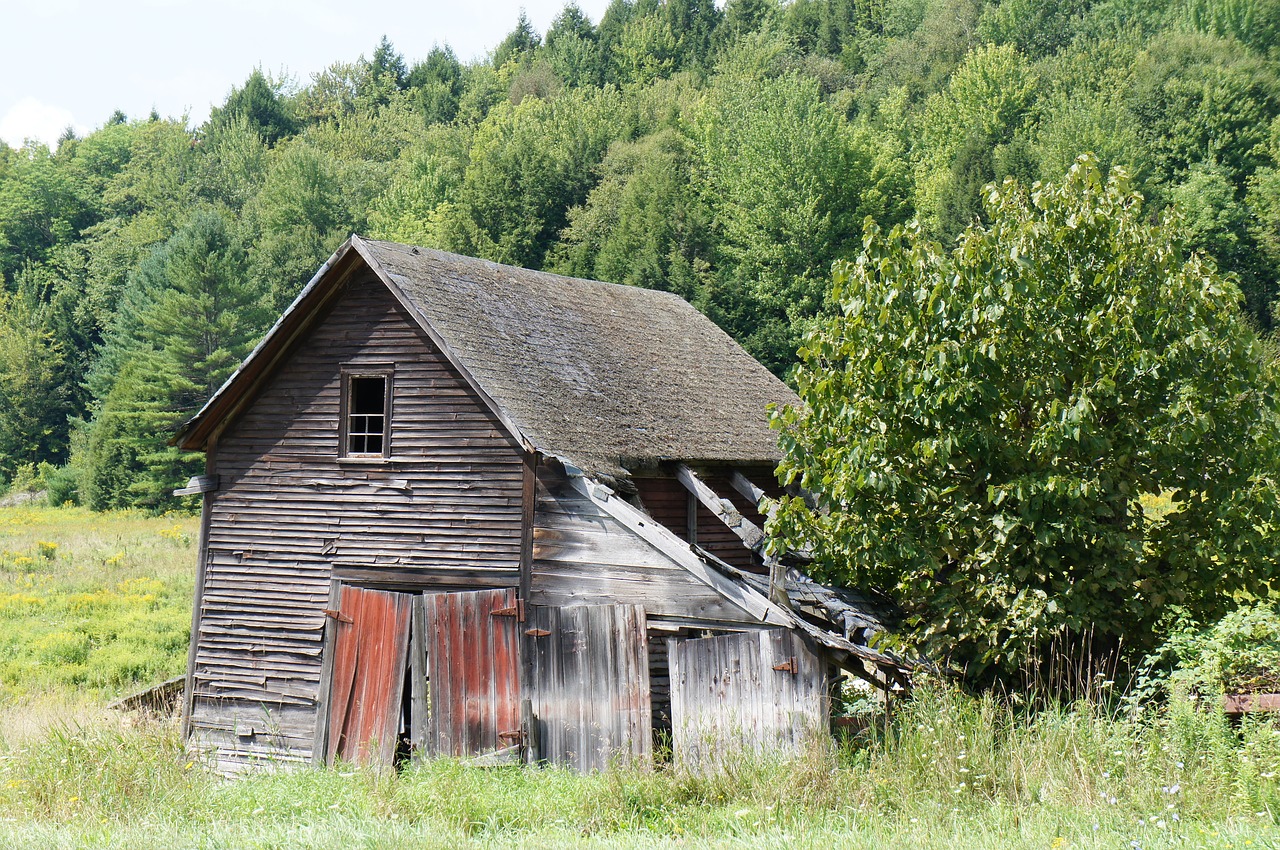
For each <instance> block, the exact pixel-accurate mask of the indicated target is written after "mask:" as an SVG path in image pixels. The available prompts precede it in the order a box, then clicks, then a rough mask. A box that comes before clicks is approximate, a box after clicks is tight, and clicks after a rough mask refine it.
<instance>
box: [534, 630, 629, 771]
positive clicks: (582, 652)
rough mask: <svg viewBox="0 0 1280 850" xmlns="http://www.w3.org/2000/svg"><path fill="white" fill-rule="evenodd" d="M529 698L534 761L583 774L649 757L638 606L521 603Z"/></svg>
mask: <svg viewBox="0 0 1280 850" xmlns="http://www.w3.org/2000/svg"><path fill="white" fill-rule="evenodd" d="M524 626H525V635H526V640H527V641H528V643H527V644H526V646H527V647H528V651H529V653H530V659H529V671H530V688H531V691H532V692H531V694H530V698H531V701H532V704H533V712H534V715H535V717H536V718H537V719H536V721H535V722H536V723H537V726H538V728H537V730H536V732H537V735H538V738H539V741H540V745H541V750H542V756H543V757H544V758H545V759H546V760H547V761H549V762H551V763H553V764H565V765H569V766H571V767H574V768H576V769H578V770H581V771H583V772H590V771H596V770H604V769H605V768H607V767H609V766H610V765H611V764H613V763H615V762H635V761H648V760H649V759H650V758H651V757H652V754H653V715H652V703H651V695H650V693H649V646H648V642H647V640H646V636H645V635H646V621H645V614H644V608H643V607H641V606H640V605H581V606H573V607H570V608H549V607H542V606H534V605H531V606H529V616H528V620H527V621H526V622H525V624H524Z"/></svg>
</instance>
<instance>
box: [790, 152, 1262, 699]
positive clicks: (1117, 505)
mask: <svg viewBox="0 0 1280 850" xmlns="http://www.w3.org/2000/svg"><path fill="white" fill-rule="evenodd" d="M986 195H987V205H988V207H987V215H988V216H989V219H990V221H991V225H990V226H989V227H980V226H976V225H975V226H972V227H970V228H969V229H968V230H966V231H965V232H964V233H963V234H962V235H961V237H960V240H959V243H958V245H957V247H956V248H955V249H954V251H952V252H951V253H949V254H948V253H944V252H942V251H941V250H940V249H939V247H938V246H937V245H936V244H934V243H931V242H929V241H928V240H927V239H925V238H924V237H923V235H922V233H921V231H920V229H919V227H918V226H917V225H914V224H913V225H908V226H899V227H895V228H893V229H892V230H891V231H889V232H888V233H884V232H883V231H881V230H880V229H879V228H878V227H876V226H875V225H874V224H873V223H868V225H867V227H866V231H865V237H864V251H863V253H862V255H861V256H860V257H858V258H857V260H856V261H854V262H851V263H837V264H836V266H835V270H834V282H833V286H832V292H833V297H834V298H835V299H836V300H837V301H838V302H839V306H840V307H841V308H842V309H841V314H840V315H839V316H837V317H835V318H832V319H829V320H825V321H823V322H822V324H821V325H820V326H819V327H818V328H817V329H815V331H813V332H812V333H811V334H810V335H809V336H808V337H806V340H805V344H804V347H803V349H802V351H801V359H802V366H801V368H800V369H799V371H798V372H797V374H796V383H797V388H798V391H799V393H800V396H801V398H802V400H803V401H804V405H803V406H802V407H800V408H796V409H790V408H789V409H785V410H781V411H776V412H775V414H774V425H775V427H777V428H778V429H779V431H780V434H781V436H782V445H783V448H784V451H785V452H786V459H785V460H784V461H783V463H782V465H781V467H780V470H779V471H780V474H781V476H782V478H783V479H784V481H791V482H796V483H800V484H801V485H802V486H804V487H806V488H809V489H811V490H813V491H814V493H815V495H816V496H817V497H818V501H819V504H820V505H821V506H822V507H823V508H824V509H825V512H823V511H818V512H813V511H810V510H808V509H807V508H806V507H805V506H804V503H803V502H801V501H798V500H790V501H788V502H786V503H785V504H784V506H783V509H782V510H780V511H779V513H778V515H777V518H776V519H775V521H774V525H773V526H772V530H773V532H774V533H775V534H778V535H780V536H781V537H782V538H783V539H784V540H785V541H787V542H789V543H793V544H802V545H807V546H813V547H814V548H815V551H817V552H819V553H821V555H822V560H821V566H822V569H823V570H825V571H826V572H827V573H828V574H829V575H831V576H834V577H837V578H840V579H846V580H849V581H852V582H853V583H855V584H869V585H872V586H877V587H880V588H882V589H883V590H885V591H888V592H890V593H891V594H893V595H894V596H895V598H897V599H898V601H899V603H900V604H901V605H902V606H903V607H904V609H905V610H906V612H907V613H908V615H909V621H910V622H913V623H916V624H917V625H915V626H914V627H913V628H912V629H911V630H910V632H909V634H908V635H907V637H908V638H909V639H910V640H911V641H912V642H914V643H916V644H917V645H918V646H920V647H922V648H924V649H926V650H928V651H930V652H932V653H935V654H938V655H946V656H950V658H951V659H952V660H953V661H954V662H956V663H958V664H962V665H967V667H968V669H969V670H970V672H971V673H972V674H973V675H975V676H977V677H984V676H991V675H994V674H995V672H996V671H998V670H1003V671H1006V672H1008V671H1011V670H1014V669H1016V668H1017V667H1018V665H1020V664H1022V663H1023V662H1025V661H1026V660H1027V659H1028V658H1032V659H1034V658H1035V657H1036V656H1037V655H1038V654H1039V653H1040V652H1042V651H1043V650H1044V648H1045V647H1046V645H1047V642H1048V641H1049V640H1051V639H1052V638H1053V636H1055V635H1059V636H1061V635H1062V634H1063V633H1064V632H1065V633H1072V634H1076V635H1078V634H1080V632H1081V631H1082V630H1091V631H1092V633H1093V634H1094V635H1095V636H1097V637H1099V638H1100V639H1103V640H1104V641H1111V642H1118V640H1119V638H1120V636H1121V635H1124V636H1125V642H1126V644H1127V645H1128V646H1130V647H1131V648H1134V649H1140V648H1142V646H1143V645H1144V644H1145V643H1149V642H1150V640H1151V636H1152V635H1154V634H1155V633H1156V631H1157V630H1158V628H1159V627H1160V624H1161V623H1162V622H1164V621H1165V619H1166V618H1167V617H1168V614H1169V611H1170V610H1171V608H1172V606H1175V605H1180V606H1184V607H1187V608H1191V609H1194V610H1200V611H1210V612H1212V611H1217V610H1220V609H1221V608H1222V607H1223V606H1225V605H1226V604H1228V603H1229V601H1230V599H1231V594H1232V593H1234V592H1237V591H1239V590H1241V589H1243V588H1245V587H1253V586H1259V585H1265V584H1266V583H1267V582H1269V581H1270V580H1271V578H1272V575H1273V573H1272V570H1273V565H1274V564H1275V563H1276V559H1277V555H1278V554H1280V553H1278V552H1277V548H1276V546H1275V544H1273V543H1272V542H1271V541H1270V538H1269V537H1268V536H1267V534H1268V531H1269V529H1271V528H1273V527H1274V524H1275V522H1276V516H1277V515H1276V513H1275V510H1276V498H1275V486H1274V474H1275V470H1276V468H1277V452H1276V441H1275V433H1276V431H1275V426H1276V424H1277V397H1276V391H1275V385H1274V380H1273V375H1272V374H1271V371H1270V369H1269V367H1268V366H1267V365H1266V364H1265V363H1264V361H1263V358H1262V356H1261V351H1260V350H1259V346H1258V343H1257V341H1256V339H1255V338H1254V337H1253V335H1252V333H1251V332H1250V331H1249V330H1248V328H1247V327H1246V325H1245V323H1244V322H1243V321H1242V319H1241V317H1240V315H1239V312H1238V309H1237V304H1236V302H1237V300H1238V298H1239V293H1238V290H1236V288H1235V287H1234V286H1233V285H1232V284H1231V283H1230V282H1228V281H1225V280H1223V279H1222V278H1220V277H1219V276H1218V275H1217V273H1216V272H1215V271H1214V270H1213V268H1212V267H1211V266H1208V265H1206V264H1205V262H1204V261H1203V260H1201V259H1200V258H1199V257H1197V256H1195V255H1191V256H1187V255H1186V253H1185V251H1184V249H1183V247H1182V243H1181V242H1180V241H1179V238H1180V237H1179V233H1178V230H1177V228H1176V226H1175V224H1174V223H1173V222H1172V221H1170V220H1165V221H1162V222H1160V223H1158V224H1155V225H1153V224H1151V223H1150V221H1149V219H1147V217H1146V216H1145V214H1144V211H1143V209H1142V205H1141V199H1140V198H1138V197H1137V196H1135V195H1132V194H1130V193H1128V192H1127V191H1126V189H1125V183H1124V179H1123V175H1122V174H1120V173H1116V174H1114V175H1113V177H1112V179H1110V180H1104V179H1103V177H1102V175H1101V173H1100V172H1099V170H1098V168H1097V166H1096V163H1095V162H1094V161H1093V160H1092V159H1090V158H1088V157H1082V158H1081V159H1080V161H1079V162H1078V163H1077V164H1076V165H1075V166H1074V167H1073V168H1072V170H1071V172H1070V174H1069V175H1068V177H1067V179H1066V180H1065V181H1064V182H1062V183H1060V184H1044V185H1041V184H1037V185H1036V186H1035V187H1033V188H1032V189H1031V190H1030V191H1028V190H1027V189H1025V188H1023V187H1021V186H1019V185H1018V184H1016V183H1014V182H1012V181H1008V182H1006V183H1005V184H1004V185H1003V186H1001V187H992V188H991V189H990V190H989V191H988V192H987V193H986ZM1171 492H1177V493H1178V494H1179V496H1178V500H1177V502H1176V503H1175V507H1174V508H1173V509H1172V510H1170V511H1168V512H1166V513H1164V514H1163V515H1161V516H1159V517H1153V516H1148V515H1147V514H1146V513H1145V512H1144V510H1143V507H1142V504H1141V502H1140V500H1141V499H1142V497H1143V496H1144V494H1145V495H1148V496H1150V497H1161V496H1162V494H1166V493H1171Z"/></svg>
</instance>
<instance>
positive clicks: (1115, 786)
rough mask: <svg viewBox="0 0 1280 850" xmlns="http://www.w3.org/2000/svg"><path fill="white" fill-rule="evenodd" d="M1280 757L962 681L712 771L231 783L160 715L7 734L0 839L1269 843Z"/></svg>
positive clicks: (450, 766)
mask: <svg viewBox="0 0 1280 850" xmlns="http://www.w3.org/2000/svg"><path fill="white" fill-rule="evenodd" d="M1277 774H1280V730H1277V729H1276V728H1275V727H1274V726H1273V725H1272V724H1270V723H1267V722H1254V721H1250V722H1246V723H1244V724H1243V725H1242V726H1241V727H1239V728H1238V729H1236V728H1232V727H1231V726H1230V725H1228V724H1227V722H1226V721H1225V720H1224V718H1223V717H1222V716H1221V715H1220V714H1215V713H1211V712H1204V711H1200V710H1198V709H1197V708H1196V707H1195V706H1194V704H1191V703H1187V702H1177V703H1174V704H1172V705H1170V706H1168V707H1167V708H1165V709H1161V710H1159V711H1156V710H1152V711H1149V712H1147V713H1146V714H1144V715H1142V716H1139V717H1136V718H1134V717H1131V716H1128V715H1118V714H1111V713H1109V712H1106V711H1103V710H1100V709H1098V708H1097V707H1095V706H1091V705H1088V704H1083V703H1082V704H1079V705H1076V706H1073V707H1067V708H1059V709H1046V710H1041V711H1037V712H1035V713H1022V712H1020V711H1018V710H1015V709H1011V708H1009V707H1008V706H1007V705H1006V704H1003V703H1001V702H999V701H997V700H994V699H991V698H975V697H971V696H967V695H964V694H962V693H959V692H958V691H956V690H953V689H950V688H947V687H926V688H925V689H923V690H921V692H920V693H919V694H918V695H917V697H916V698H915V699H914V700H913V701H911V702H909V703H907V704H905V705H904V706H902V707H901V709H900V710H899V711H898V712H896V714H895V716H894V718H893V719H892V720H891V722H890V723H889V724H888V726H887V728H886V727H884V726H879V727H877V728H876V729H875V730H874V731H872V732H869V733H866V734H864V735H863V736H861V737H859V738H857V739H854V740H851V741H847V742H844V743H843V744H839V745H837V744H833V743H827V744H825V745H823V744H819V743H815V744H814V745H813V746H812V747H811V748H810V749H809V750H808V751H806V752H805V753H804V754H803V755H802V756H801V757H799V758H795V759H790V760H781V759H768V758H742V759H738V760H732V759H731V760H730V761H729V762H728V764H727V765H726V767H725V769H724V770H723V771H721V772H719V773H715V774H710V775H694V774H690V773H686V772H681V771H678V770H671V769H659V770H640V769H629V770H616V771H613V772H610V773H607V774H603V775H596V776H579V775H576V774H573V773H570V772H567V771H563V770H556V769H542V770H534V769H522V768H497V769H489V770H482V769H475V768H467V767H464V766H461V765H459V764H457V763H456V762H451V761H439V762H433V763H428V764H424V765H419V766H415V767H413V768H410V769H408V770H406V771H404V772H402V773H400V774H397V775H393V776H387V775H383V774H379V773H377V772H374V771H367V770H361V769H357V768H353V767H340V768H335V769H331V770H300V771H295V772H284V773H275V774H263V775H255V776H251V777H249V778H246V779H242V780H239V781H235V782H229V781H225V780H222V779H219V778H217V777H216V776H214V775H212V774H211V773H210V772H208V771H207V770H206V768H205V767H204V766H203V765H202V764H200V763H199V762H197V761H194V760H192V759H191V758H190V757H189V756H188V755H187V754H186V753H185V752H184V751H183V748H182V746H181V743H180V741H179V740H178V737H177V734H176V731H175V729H174V727H173V724H172V723H171V722H164V723H161V722H156V721H143V722H140V723H137V724H134V725H129V724H119V723H117V724H115V725H101V724H99V725H90V726H84V727H79V728H72V727H68V728H60V729H55V730H53V731H51V732H50V733H48V734H46V735H44V736H42V737H39V738H35V739H30V740H28V741H27V742H25V743H22V744H18V745H12V746H9V747H8V748H7V749H3V748H0V846H5V843H6V842H8V845H9V846H36V845H39V846H68V847H70V846H103V847H166V848H174V847H201V846H209V847H212V846H236V847H239V846H253V847H259V846H261V847H333V848H338V847H351V846H354V847H384V846H385V847H394V846H449V847H466V846H485V845H501V846H529V847H554V846H566V847H568V846H617V847H631V846H637V847H639V846H667V845H674V844H677V843H678V844H680V845H682V846H693V847H697V846H717V847H720V846H743V847H746V846H753V847H754V846H760V847H765V846H769V847H776V846H804V847H809V846H812V847H818V846H824V847H825V846H832V845H833V844H835V843H842V844H850V843H852V844H853V845H855V846H860V847H881V846H883V847H889V846H893V847H903V846H911V847H917V846H918V847H958V846H964V847H992V848H995V847H1045V848H1055V847H1056V848H1061V847H1090V848H1093V847H1098V848H1101V847H1124V848H1131V847H1135V846H1137V847H1142V848H1157V847H1187V846H1191V847H1238V848H1246V847H1264V846H1280V828H1278V827H1277V813H1280V786H1278V784H1277V779H1276V776H1277ZM23 842H27V844H26V845H24V844H23Z"/></svg>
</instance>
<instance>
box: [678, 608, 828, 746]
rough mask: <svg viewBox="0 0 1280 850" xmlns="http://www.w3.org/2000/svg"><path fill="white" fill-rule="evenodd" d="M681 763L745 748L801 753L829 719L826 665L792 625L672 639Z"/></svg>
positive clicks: (824, 729) (826, 726) (825, 725)
mask: <svg viewBox="0 0 1280 850" xmlns="http://www.w3.org/2000/svg"><path fill="white" fill-rule="evenodd" d="M670 664H671V723H672V732H671V738H672V747H673V749H674V756H675V760H676V763H677V764H679V765H681V766H683V767H686V768H688V769H691V770H705V769H714V768H716V767H718V766H721V765H723V764H724V763H725V760H726V759H732V758H733V757H734V756H735V754H741V753H783V754H789V753H797V752H799V751H800V748H801V747H802V746H803V745H804V742H805V740H806V738H807V737H808V736H810V735H812V734H814V733H815V732H825V731H826V730H827V728H828V726H829V725H830V713H831V707H830V703H829V700H828V697H827V680H826V668H825V665H824V664H823V663H822V660H821V659H820V658H818V656H817V655H815V654H814V653H813V652H812V651H810V650H809V648H808V647H807V646H805V644H804V642H803V641H802V640H801V639H800V637H799V636H798V635H797V634H796V633H795V632H792V631H790V630H787V629H769V630H766V631H755V632H741V633H738V634H728V635H719V636H717V637H709V638H698V639H694V640H684V641H672V644H671V647H670Z"/></svg>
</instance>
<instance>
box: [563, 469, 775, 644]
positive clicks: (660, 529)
mask: <svg viewBox="0 0 1280 850" xmlns="http://www.w3.org/2000/svg"><path fill="white" fill-rule="evenodd" d="M565 471H566V472H567V473H568V477H569V483H570V484H571V485H572V486H573V488H574V489H575V490H577V491H578V492H580V493H582V494H583V495H585V496H586V497H587V498H588V499H590V500H591V502H592V503H593V504H595V505H596V506H597V507H599V508H600V509H601V510H602V511H604V512H605V513H606V514H608V515H609V516H611V517H613V518H614V519H616V520H617V521H618V522H620V523H622V524H623V525H624V526H625V527H626V528H628V529H630V530H631V531H632V532H633V533H634V534H635V535H636V536H638V537H639V538H640V539H642V540H644V541H645V542H646V543H648V544H649V545H651V546H653V547H654V548H655V549H657V550H658V551H659V552H662V553H663V554H664V555H666V556H667V557H668V558H670V559H671V560H673V561H675V562H676V563H677V564H679V565H680V566H682V567H684V568H685V569H686V570H688V571H689V572H690V573H692V574H693V575H694V576H695V577H696V578H698V579H699V580H700V581H702V582H703V583H704V584H706V585H708V586H710V587H712V588H714V589H715V590H716V591H717V592H719V593H720V594H721V595H722V596H724V597H725V598H726V599H728V600H729V601H730V602H733V603H734V604H735V605H737V606H738V607H739V608H741V609H742V610H744V611H746V612H747V613H748V614H750V615H751V616H753V617H755V618H756V619H757V620H758V621H759V622H761V623H765V624H768V625H771V626H788V625H790V624H791V622H792V620H793V615H792V614H791V613H790V612H789V611H786V610H784V609H781V608H779V607H778V606H777V605H776V604H774V603H772V602H770V601H769V600H768V599H766V598H765V597H764V596H763V595H762V594H760V593H758V592H756V591H755V590H753V589H752V588H750V587H746V586H744V585H742V584H739V583H738V582H736V581H734V580H732V579H730V578H729V577H727V576H725V575H723V574H721V573H720V572H718V571H717V570H715V569H714V568H712V567H711V566H709V565H708V564H707V563H706V562H705V561H703V560H702V559H701V558H699V557H698V556H697V555H695V554H694V552H693V550H691V549H690V548H689V544H688V543H685V542H684V541H683V540H681V539H680V538H679V537H677V536H676V535H675V534H674V533H673V532H671V531H670V530H669V529H667V528H666V527H664V526H663V525H662V524H661V523H658V522H654V520H653V518H652V517H650V516H649V515H648V514H646V513H644V512H643V511H641V510H640V509H639V508H637V507H634V506H632V505H629V504H627V502H626V501H624V500H623V499H620V498H617V497H616V496H615V494H614V492H613V490H611V489H610V488H608V487H606V486H604V485H603V484H600V483H598V482H596V481H593V480H592V479H590V478H587V477H586V476H585V475H583V474H582V473H581V471H580V470H577V469H575V468H572V467H570V466H568V465H566V466H565Z"/></svg>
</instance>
